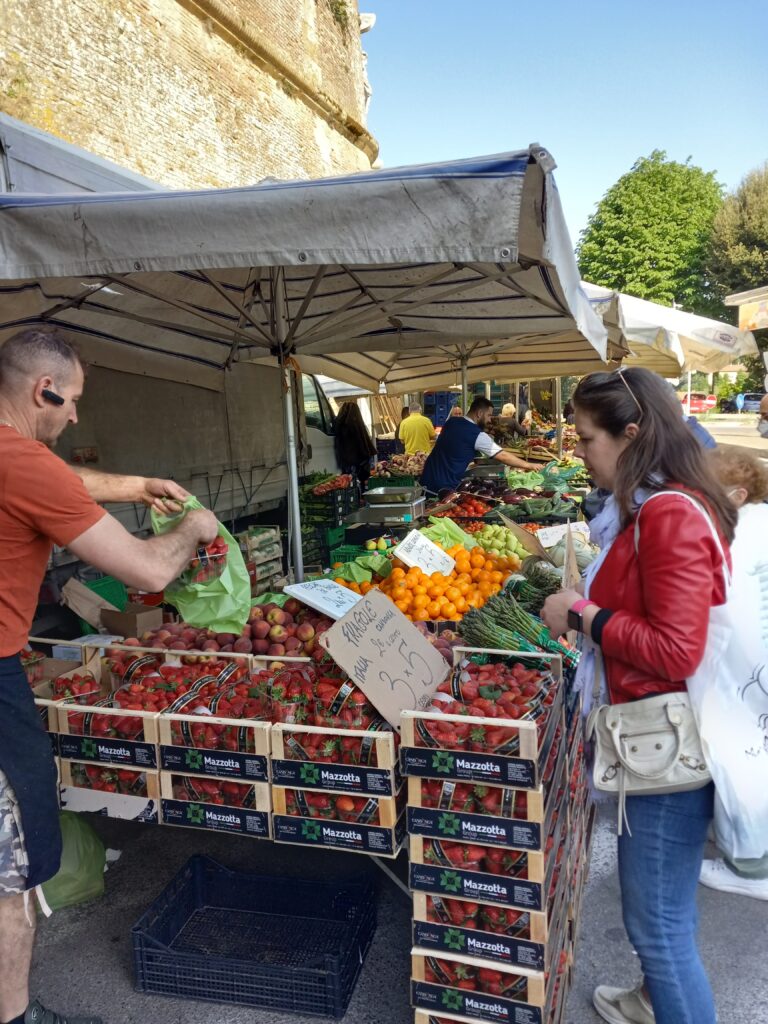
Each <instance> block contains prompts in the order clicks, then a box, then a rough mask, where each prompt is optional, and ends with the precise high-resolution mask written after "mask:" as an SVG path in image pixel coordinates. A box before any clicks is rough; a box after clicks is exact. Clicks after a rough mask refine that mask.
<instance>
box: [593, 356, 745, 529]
mask: <svg viewBox="0 0 768 1024" xmlns="http://www.w3.org/2000/svg"><path fill="white" fill-rule="evenodd" d="M622 378H623V379H622ZM573 403H574V405H575V406H576V408H577V409H581V410H583V411H584V412H585V413H587V414H588V415H589V416H590V417H591V419H592V420H593V421H594V423H595V424H596V426H598V427H600V428H601V429H602V430H606V431H607V432H608V433H609V434H610V435H611V436H612V437H621V436H622V435H623V434H624V431H625V430H626V428H627V427H628V426H629V424H630V423H635V424H637V427H638V431H637V436H636V437H635V438H633V439H632V440H631V441H630V443H629V444H628V445H627V447H626V448H625V449H624V451H623V452H622V453H621V455H620V456H619V461H618V464H617V471H616V483H615V486H614V494H615V496H616V501H617V503H618V506H619V510H620V513H621V519H622V524H623V525H624V526H626V525H627V524H628V523H629V522H630V521H631V520H632V517H633V515H634V510H635V500H634V496H635V492H636V491H637V490H638V489H639V488H647V489H648V490H652V491H661V490H666V489H668V488H670V487H672V488H674V487H682V488H684V489H685V490H687V491H694V492H696V493H698V494H700V495H701V497H702V498H703V499H704V500H705V502H706V503H707V506H708V507H709V509H710V511H711V512H713V513H714V514H715V516H716V518H717V520H718V522H719V524H720V528H721V531H722V533H723V536H724V537H725V538H726V539H727V540H728V542H729V543H730V542H731V541H732V540H733V534H734V530H735V528H736V519H737V513H736V509H735V508H734V507H733V505H732V504H731V502H730V501H729V500H728V497H727V495H726V494H725V491H724V490H723V488H722V486H721V484H720V482H719V481H718V479H717V477H716V476H715V474H714V472H713V471H712V467H711V465H710V463H709V462H708V461H707V459H706V457H705V450H704V448H703V447H702V446H701V444H700V443H699V441H697V440H696V438H695V437H694V435H693V433H692V432H691V431H690V429H689V428H688V426H687V425H686V423H685V422H684V420H683V416H682V409H681V407H680V403H679V402H678V401H677V399H676V398H675V397H674V396H673V395H672V393H671V392H670V390H669V387H668V386H667V384H666V382H665V381H664V380H663V379H662V378H661V377H659V376H658V375H657V374H655V373H652V372H651V371H650V370H644V369H641V368H640V367H631V368H629V369H624V368H623V367H622V369H621V370H620V371H614V372H613V373H590V374H589V376H587V377H584V378H582V380H580V381H579V384H578V386H577V388H576V390H575V392H574V394H573Z"/></svg>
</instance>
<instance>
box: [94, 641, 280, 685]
mask: <svg viewBox="0 0 768 1024" xmlns="http://www.w3.org/2000/svg"><path fill="white" fill-rule="evenodd" d="M96 651H97V649H96V648H89V647H86V649H85V656H86V658H90V657H91V656H92V655H93V653H94V652H96ZM281 660H284V659H281ZM104 661H105V663H106V667H107V668H108V670H109V672H110V687H111V689H113V690H116V689H118V688H119V687H120V686H124V685H126V684H128V683H134V682H137V681H139V680H140V679H141V677H142V676H145V675H156V674H157V673H158V672H159V671H160V669H161V667H163V669H164V671H170V670H173V669H177V670H179V671H180V673H182V674H184V673H186V672H188V671H192V672H197V673H198V674H199V675H214V676H215V677H216V679H217V681H218V682H220V683H224V682H232V683H235V682H240V681H241V680H243V679H246V678H248V676H249V675H250V673H251V671H252V669H253V664H254V658H253V655H250V654H235V653H232V652H229V651H180V650H170V649H169V648H166V647H137V646H135V645H129V644H119V643H117V644H115V643H113V644H110V646H109V647H108V648H107V649H106V651H105V654H104Z"/></svg>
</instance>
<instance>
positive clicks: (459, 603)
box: [456, 597, 469, 615]
mask: <svg viewBox="0 0 768 1024" xmlns="http://www.w3.org/2000/svg"><path fill="white" fill-rule="evenodd" d="M468 607H469V605H468V604H467V602H466V600H465V598H463V597H458V598H457V599H456V612H457V613H458V614H459V615H463V614H464V612H465V611H466V610H467V608H468Z"/></svg>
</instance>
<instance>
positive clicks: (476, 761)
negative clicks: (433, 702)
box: [401, 686, 563, 789]
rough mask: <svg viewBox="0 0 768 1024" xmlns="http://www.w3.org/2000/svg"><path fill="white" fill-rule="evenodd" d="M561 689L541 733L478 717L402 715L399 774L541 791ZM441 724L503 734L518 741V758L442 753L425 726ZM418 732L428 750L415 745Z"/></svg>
mask: <svg viewBox="0 0 768 1024" xmlns="http://www.w3.org/2000/svg"><path fill="white" fill-rule="evenodd" d="M562 701H563V694H562V686H559V687H558V689H557V691H556V696H555V700H554V703H553V704H552V705H551V707H550V708H549V709H548V711H547V719H546V725H545V727H544V729H543V731H542V733H541V734H540V732H539V728H538V724H537V723H536V722H528V721H523V720H519V719H507V718H476V717H474V716H468V715H439V714H438V713H436V712H435V713H432V712H428V711H404V712H403V714H402V718H401V739H402V743H403V747H402V750H401V762H402V766H403V774H405V775H414V776H418V777H420V778H433V779H435V778H436V779H451V780H454V781H457V782H474V783H478V784H489V785H500V786H509V787H512V788H514V789H536V788H538V787H539V786H541V784H542V781H543V774H544V770H545V767H546V763H547V759H548V757H549V754H550V750H551V747H552V743H553V742H554V739H555V735H556V733H557V730H558V728H562V724H563V715H562ZM438 719H439V720H440V721H441V722H455V723H457V724H460V725H470V726H477V727H483V726H486V727H490V728H496V729H506V730H509V731H511V732H512V733H514V734H515V736H516V740H517V743H516V754H515V755H511V754H483V753H466V752H465V751H462V750H457V749H453V750H444V749H440V748H438V747H437V746H436V744H435V743H434V740H433V739H432V737H430V736H429V734H428V733H427V731H426V729H425V728H424V726H423V724H422V723H423V722H425V721H430V720H431V721H435V720H438ZM417 733H418V735H419V736H420V738H422V739H424V740H425V742H427V741H430V742H431V743H432V745H431V746H417V745H416V742H417Z"/></svg>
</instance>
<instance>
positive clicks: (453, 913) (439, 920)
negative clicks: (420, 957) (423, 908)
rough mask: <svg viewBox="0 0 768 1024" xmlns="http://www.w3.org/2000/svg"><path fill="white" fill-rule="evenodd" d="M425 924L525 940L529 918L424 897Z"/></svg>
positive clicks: (522, 913)
mask: <svg viewBox="0 0 768 1024" xmlns="http://www.w3.org/2000/svg"><path fill="white" fill-rule="evenodd" d="M427 920H428V921H431V922H433V923H434V924H448V923H450V924H454V925H457V926H458V927H459V928H469V929H471V930H472V931H475V930H480V931H484V932H493V933H494V934H496V935H508V936H511V937H521V936H525V935H527V934H528V932H529V931H530V915H529V914H528V913H526V912H525V911H524V910H514V909H513V908H512V907H494V906H491V905H489V904H484V903H474V902H470V901H469V900H451V899H447V898H444V897H434V896H427Z"/></svg>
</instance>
